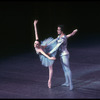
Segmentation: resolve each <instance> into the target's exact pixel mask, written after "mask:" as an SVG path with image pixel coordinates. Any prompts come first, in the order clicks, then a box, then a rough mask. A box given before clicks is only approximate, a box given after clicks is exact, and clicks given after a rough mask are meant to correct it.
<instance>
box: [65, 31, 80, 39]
mask: <svg viewBox="0 0 100 100" xmlns="http://www.w3.org/2000/svg"><path fill="white" fill-rule="evenodd" d="M77 31H78V29H75V30H74V31H73V32H72V33H70V34H68V35H66V37H67V38H69V37H71V36H73V35H75V33H76V32H77Z"/></svg>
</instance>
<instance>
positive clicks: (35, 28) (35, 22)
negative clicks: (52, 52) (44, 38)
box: [34, 20, 39, 40]
mask: <svg viewBox="0 0 100 100" xmlns="http://www.w3.org/2000/svg"><path fill="white" fill-rule="evenodd" d="M37 22H38V20H34V30H35V39H36V40H38V39H39V37H38V33H37V27H36V24H37Z"/></svg>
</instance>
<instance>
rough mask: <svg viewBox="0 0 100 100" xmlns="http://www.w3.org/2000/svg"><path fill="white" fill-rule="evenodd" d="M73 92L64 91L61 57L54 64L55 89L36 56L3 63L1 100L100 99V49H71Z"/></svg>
mask: <svg viewBox="0 0 100 100" xmlns="http://www.w3.org/2000/svg"><path fill="white" fill-rule="evenodd" d="M69 52H70V69H71V71H72V81H73V86H74V89H73V90H72V91H70V90H69V87H62V86H61V84H62V83H64V81H65V78H64V74H63V70H62V67H61V64H60V60H59V56H57V59H56V61H55V63H54V73H53V79H52V88H51V89H49V88H48V87H47V81H48V68H46V67H43V66H42V65H41V62H40V60H39V57H38V55H37V54H36V53H35V52H26V53H20V54H17V55H13V56H8V57H3V58H1V59H0V98H2V99H4V98H8V99H27V98H28V99H35V98H36V99H38V98H41V99H46V98H47V99H49V98H52V99H53V98H54V99H55V98H58V99H61V98H62V99H64V98H74V99H76V98H79V99H80V98H83V99H87V98H93V99H94V98H96V99H98V98H100V47H86V48H78V47H76V48H70V49H69Z"/></svg>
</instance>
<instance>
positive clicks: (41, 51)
mask: <svg viewBox="0 0 100 100" xmlns="http://www.w3.org/2000/svg"><path fill="white" fill-rule="evenodd" d="M39 52H40V53H41V54H43V55H44V56H45V57H47V58H48V59H51V60H55V59H56V58H55V57H50V56H48V55H47V54H46V53H45V52H44V51H43V50H42V49H40V50H39Z"/></svg>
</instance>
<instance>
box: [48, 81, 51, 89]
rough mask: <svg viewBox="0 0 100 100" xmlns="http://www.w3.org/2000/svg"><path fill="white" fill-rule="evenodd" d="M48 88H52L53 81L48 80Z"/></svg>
mask: <svg viewBox="0 0 100 100" xmlns="http://www.w3.org/2000/svg"><path fill="white" fill-rule="evenodd" d="M48 88H49V89H50V88H51V82H50V81H48Z"/></svg>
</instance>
